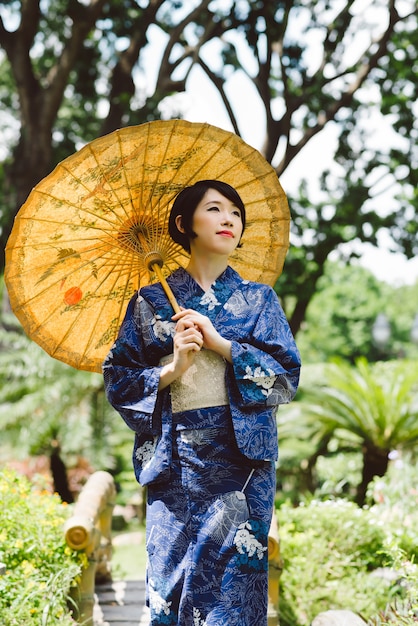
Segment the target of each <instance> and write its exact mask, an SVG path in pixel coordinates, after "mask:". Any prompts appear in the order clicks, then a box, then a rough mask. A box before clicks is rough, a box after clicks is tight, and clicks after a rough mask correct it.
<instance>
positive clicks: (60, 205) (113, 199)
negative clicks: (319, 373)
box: [5, 120, 290, 372]
mask: <svg viewBox="0 0 418 626" xmlns="http://www.w3.org/2000/svg"><path fill="white" fill-rule="evenodd" d="M202 179H217V180H222V181H224V182H227V183H229V184H230V185H232V186H233V187H235V188H236V189H237V191H238V193H239V194H240V196H241V197H242V199H243V202H244V204H245V207H246V213H247V227H246V230H245V233H244V236H243V239H242V244H243V245H242V247H241V248H239V249H237V250H236V252H235V253H234V255H233V257H232V258H231V265H232V267H233V268H234V269H236V270H237V271H238V272H239V273H240V274H241V276H242V277H243V278H246V279H248V280H255V281H259V282H264V283H268V284H271V285H273V284H274V283H275V281H276V279H277V277H278V276H279V275H280V272H281V270H282V267H283V263H284V259H285V256H286V252H287V249H288V245H289V223H290V216H289V209H288V205H287V200H286V196H285V193H284V191H283V189H282V187H281V186H280V183H279V180H278V178H277V174H276V173H275V171H274V170H273V168H272V167H271V166H270V165H269V164H268V163H267V161H266V160H265V159H264V158H263V157H262V156H261V154H260V153H259V152H258V151H257V150H255V149H254V148H252V147H250V146H249V145H247V144H246V143H245V142H244V141H242V140H241V139H240V138H239V137H238V136H237V135H235V134H233V133H230V132H228V131H225V130H221V129H220V128H217V127H215V126H211V125H209V124H201V123H191V122H186V121H183V120H169V121H155V122H150V123H147V124H142V125H140V126H133V127H128V128H123V129H121V130H117V131H115V132H113V133H110V134H109V135H106V136H104V137H100V138H98V139H96V140H94V141H92V142H91V143H89V144H87V145H86V146H84V147H83V148H82V149H81V150H79V151H78V152H76V153H75V154H73V155H72V156H70V157H68V158H67V159H65V160H64V161H62V162H61V163H60V164H59V165H57V167H56V168H55V169H54V171H53V172H52V173H51V174H49V175H48V176H47V177H46V178H44V179H43V180H42V181H41V182H40V183H39V184H38V185H37V186H36V187H35V188H34V189H33V190H32V192H31V193H30V195H29V197H28V199H27V201H26V202H25V204H24V205H23V206H22V207H21V209H20V211H19V212H18V214H17V216H16V220H15V224H14V227H13V230H12V233H11V235H10V238H9V241H8V243H7V246H6V270H5V281H6V285H7V289H8V292H9V297H10V302H11V306H12V309H13V311H14V313H15V314H16V316H17V317H18V319H19V320H20V322H21V324H22V326H23V328H24V329H25V332H26V333H27V335H28V336H29V337H30V338H31V339H33V340H34V341H36V342H37V343H38V344H39V345H40V346H41V347H42V348H43V349H44V350H46V352H48V354H50V355H51V356H53V357H54V358H56V359H59V360H61V361H64V362H65V363H68V364H70V365H72V366H73V367H76V368H78V369H83V370H87V371H95V372H99V371H101V364H102V362H103V360H104V358H105V356H106V354H107V352H108V351H109V349H110V347H111V346H112V343H113V341H114V340H115V338H116V336H117V333H118V330H119V327H120V325H121V323H122V320H123V317H124V315H125V311H126V307H127V304H128V302H129V300H130V298H131V296H132V295H133V294H134V292H135V291H136V290H137V289H138V288H139V287H141V286H144V285H146V284H149V283H150V282H152V281H155V280H164V276H163V275H167V274H169V273H171V272H172V271H173V270H174V269H176V268H177V267H179V266H183V267H184V266H186V265H187V263H188V255H187V254H186V253H185V252H184V250H183V249H182V248H181V247H180V246H179V245H177V244H175V243H174V242H173V241H172V240H171V238H170V236H169V234H168V231H167V223H168V216H169V213H170V209H171V206H172V202H173V200H174V197H175V196H176V194H177V193H178V192H179V191H180V190H181V189H183V187H185V186H188V185H191V184H193V183H194V182H196V181H198V180H202ZM161 267H162V268H163V269H162V270H161Z"/></svg>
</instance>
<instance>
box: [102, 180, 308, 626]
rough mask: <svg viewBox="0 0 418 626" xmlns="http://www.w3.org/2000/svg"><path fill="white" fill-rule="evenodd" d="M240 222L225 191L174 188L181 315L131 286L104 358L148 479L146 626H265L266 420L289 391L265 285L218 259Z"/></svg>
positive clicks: (283, 324)
mask: <svg viewBox="0 0 418 626" xmlns="http://www.w3.org/2000/svg"><path fill="white" fill-rule="evenodd" d="M244 228H245V207H244V205H243V202H242V200H241V198H240V196H239V195H238V193H237V192H236V191H235V189H233V188H232V187H230V186H229V185H228V184H226V183H223V182H220V181H213V180H206V181H199V182H197V183H196V184H194V185H193V186H192V187H187V188H185V189H184V190H183V191H181V192H180V194H179V195H178V196H177V198H176V199H175V202H174V204H173V208H172V211H171V214H170V220H169V232H170V235H171V237H172V238H173V239H174V241H175V242H177V243H179V244H181V245H182V246H183V248H184V249H185V250H187V251H188V252H190V262H189V265H188V267H187V268H186V269H178V270H176V271H175V272H173V274H172V275H171V276H169V277H168V283H169V284H170V287H171V289H172V291H173V292H174V295H175V296H176V299H177V301H178V303H179V305H180V307H181V311H180V313H177V314H176V315H173V311H172V309H171V307H170V304H169V303H168V300H167V298H166V296H165V294H164V291H163V289H162V287H161V285H160V284H155V285H150V286H147V287H145V288H142V289H141V290H140V292H139V294H138V295H137V296H135V297H134V298H133V299H132V300H131V302H130V304H129V306H128V310H127V313H126V317H125V320H124V322H123V324H122V327H121V330H120V333H119V337H118V339H117V341H116V343H115V345H114V346H113V348H112V350H111V352H110V353H109V355H108V357H107V359H106V361H105V363H104V378H105V384H106V390H107V395H108V398H109V400H110V402H111V404H112V405H113V406H114V407H115V408H116V409H117V410H118V411H119V413H120V414H121V415H122V417H123V418H124V420H125V421H126V423H127V424H128V426H130V428H132V429H133V430H134V431H135V446H134V457H133V459H134V468H135V474H136V477H137V480H138V481H139V482H140V483H141V484H142V485H148V502H147V532H146V545H147V552H148V568H147V602H148V604H149V606H150V610H151V624H152V626H155V625H157V624H158V625H159V624H170V625H181V626H189V625H190V626H235V625H236V626H265V625H266V624H267V583H268V573H267V537H268V531H269V526H270V521H271V516H272V510H273V505H274V495H275V463H274V462H275V460H276V459H277V432H276V419H275V414H276V409H277V406H278V405H279V404H282V403H287V402H290V400H292V398H293V396H294V394H295V393H296V389H297V385H298V381H299V369H300V359H299V354H298V351H297V348H296V345H295V343H294V339H293V337H292V334H291V331H290V329H289V326H288V323H287V321H286V318H285V316H284V313H283V311H282V309H281V307H280V304H279V302H278V299H277V296H276V294H275V292H274V291H273V289H271V287H268V286H266V285H262V284H258V283H251V282H249V281H245V280H243V279H242V278H241V277H240V276H239V275H238V274H237V273H236V272H235V271H234V270H233V269H232V268H231V267H230V266H229V265H228V258H229V256H230V255H231V253H232V252H233V251H234V250H235V248H236V247H237V246H238V245H239V243H240V240H241V236H242V233H243V230H244Z"/></svg>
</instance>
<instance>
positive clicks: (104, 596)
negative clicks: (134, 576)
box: [93, 580, 149, 626]
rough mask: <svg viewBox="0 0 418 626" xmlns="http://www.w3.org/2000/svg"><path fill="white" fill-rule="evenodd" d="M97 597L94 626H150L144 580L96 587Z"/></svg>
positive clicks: (123, 581) (124, 581) (122, 581)
mask: <svg viewBox="0 0 418 626" xmlns="http://www.w3.org/2000/svg"><path fill="white" fill-rule="evenodd" d="M95 596H96V602H95V606H94V613H93V619H94V626H149V610H148V608H147V607H146V606H145V581H144V580H121V581H113V582H110V583H105V584H102V585H96V594H95Z"/></svg>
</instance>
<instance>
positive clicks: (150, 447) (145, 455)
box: [135, 437, 158, 469]
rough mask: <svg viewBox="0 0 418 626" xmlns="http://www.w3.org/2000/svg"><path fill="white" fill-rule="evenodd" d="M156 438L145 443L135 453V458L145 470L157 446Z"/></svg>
mask: <svg viewBox="0 0 418 626" xmlns="http://www.w3.org/2000/svg"><path fill="white" fill-rule="evenodd" d="M157 439H158V437H154V440H153V441H146V442H145V443H144V444H143V445H142V446H141V447H140V448H138V449H137V450H136V452H135V458H136V460H137V461H139V462H140V463H141V465H142V467H143V469H145V468H146V466H147V465H148V463H150V462H151V459H152V457H153V456H154V452H155V448H156V445H157Z"/></svg>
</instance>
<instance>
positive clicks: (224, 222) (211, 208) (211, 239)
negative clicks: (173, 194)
mask: <svg viewBox="0 0 418 626" xmlns="http://www.w3.org/2000/svg"><path fill="white" fill-rule="evenodd" d="M176 224H177V228H179V230H182V226H181V216H178V217H177V220H176ZM192 230H193V232H194V233H195V235H196V237H194V238H193V239H191V240H190V250H191V253H192V254H193V251H194V250H195V251H198V250H199V251H202V252H205V253H206V254H220V255H223V256H229V255H230V254H231V253H232V252H233V251H234V250H235V248H236V247H237V245H238V244H239V242H240V239H241V235H242V231H243V224H242V218H241V211H240V209H239V208H238V207H237V206H235V204H233V203H232V202H231V201H230V200H228V199H227V198H225V196H223V195H222V194H221V193H220V192H219V191H217V190H216V189H208V190H207V192H206V193H205V195H204V196H203V198H202V200H201V201H200V202H199V204H198V205H197V207H196V209H195V212H194V214H193V219H192Z"/></svg>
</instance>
